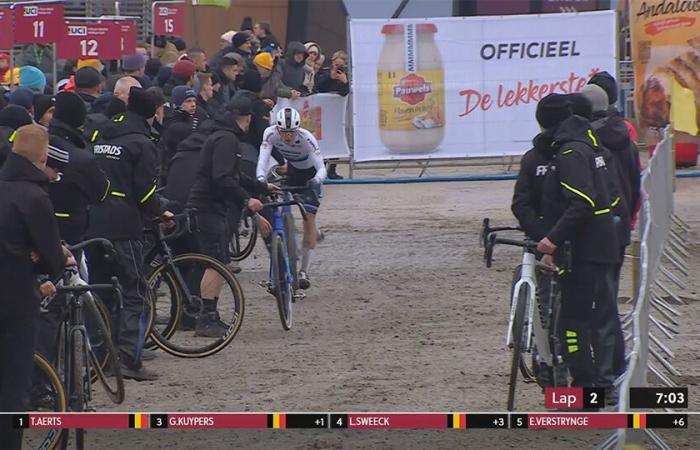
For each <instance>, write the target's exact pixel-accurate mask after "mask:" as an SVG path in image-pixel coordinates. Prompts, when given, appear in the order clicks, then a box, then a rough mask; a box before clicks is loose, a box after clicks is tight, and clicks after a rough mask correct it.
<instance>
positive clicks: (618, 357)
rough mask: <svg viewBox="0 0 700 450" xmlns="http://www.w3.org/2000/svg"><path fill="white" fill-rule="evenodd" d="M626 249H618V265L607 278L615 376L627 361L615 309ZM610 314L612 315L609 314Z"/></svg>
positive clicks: (623, 340) (623, 338) (621, 371)
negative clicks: (612, 300) (611, 317)
mask: <svg viewBox="0 0 700 450" xmlns="http://www.w3.org/2000/svg"><path fill="white" fill-rule="evenodd" d="M626 248H627V247H626V246H624V247H620V264H617V265H616V266H614V267H613V270H612V271H611V272H610V277H609V278H608V282H609V283H610V288H609V289H610V291H611V292H612V293H613V295H614V299H615V305H614V307H615V311H614V316H615V320H611V322H610V326H613V327H616V330H615V349H614V356H613V371H614V372H615V376H620V375H622V373H623V372H624V371H625V369H626V368H627V361H626V360H625V337H624V335H623V334H622V327H621V326H620V316H619V313H618V309H617V297H618V295H619V292H620V276H621V274H622V266H623V264H624V261H625V249H626ZM611 314H613V313H612V312H611ZM618 329H619V330H618Z"/></svg>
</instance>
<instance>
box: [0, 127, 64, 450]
mask: <svg viewBox="0 0 700 450" xmlns="http://www.w3.org/2000/svg"><path fill="white" fill-rule="evenodd" d="M48 142H49V138H48V134H47V133H46V130H45V129H44V128H43V127H40V126H38V125H26V126H23V127H21V128H19V129H18V130H17V135H16V139H15V142H14V145H13V149H12V153H11V154H10V155H9V156H8V157H7V161H6V163H5V164H4V166H3V168H2V170H0V191H1V192H2V193H3V195H1V196H0V273H2V275H3V288H2V290H0V306H1V307H0V411H1V412H13V411H27V410H28V407H29V404H28V396H29V390H30V387H31V383H32V376H31V374H32V368H33V364H34V362H33V361H34V360H33V355H34V340H35V337H36V333H37V322H38V319H39V302H40V300H41V299H40V295H39V289H38V285H37V281H36V276H37V275H38V274H49V275H50V276H51V277H54V278H55V277H58V276H60V274H61V272H62V270H63V269H64V267H65V265H66V263H67V262H70V263H72V264H75V261H74V260H73V259H72V257H71V260H70V261H68V260H67V257H66V256H67V254H66V253H64V251H63V250H62V249H61V241H60V237H59V235H58V226H57V224H56V220H55V219H54V216H53V209H52V208H51V202H50V200H49V196H48V194H47V192H46V189H47V185H48V182H49V179H48V177H47V176H46V174H45V173H44V172H43V169H44V168H45V167H46V160H47V157H48ZM55 292H56V290H55V287H53V285H50V284H49V285H48V286H44V287H42V294H43V295H53V294H55ZM0 420H1V421H2V422H0V448H12V449H15V448H17V449H18V448H21V446H22V432H21V430H15V429H13V428H12V425H11V423H10V421H11V416H9V415H6V416H3V417H1V418H0Z"/></svg>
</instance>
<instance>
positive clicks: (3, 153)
mask: <svg viewBox="0 0 700 450" xmlns="http://www.w3.org/2000/svg"><path fill="white" fill-rule="evenodd" d="M31 123H32V116H30V115H29V112H28V111H27V110H26V109H24V108H22V107H21V106H18V105H8V106H6V107H4V108H3V109H2V110H0V167H2V165H3V163H4V162H5V159H6V158H7V157H8V156H9V155H10V153H12V143H13V142H14V140H15V137H16V133H15V131H16V130H17V129H18V128H19V127H22V126H24V125H29V124H31Z"/></svg>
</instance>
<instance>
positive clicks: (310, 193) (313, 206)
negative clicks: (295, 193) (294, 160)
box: [287, 164, 321, 214]
mask: <svg viewBox="0 0 700 450" xmlns="http://www.w3.org/2000/svg"><path fill="white" fill-rule="evenodd" d="M315 176H316V168H315V167H309V168H308V169H297V168H295V167H294V166H292V165H291V164H288V165H287V184H288V185H289V186H306V184H307V183H308V182H309V180H311V179H313V177H315ZM315 186H316V189H312V188H309V189H307V190H306V191H304V192H300V193H299V194H300V195H301V196H302V197H303V199H304V209H306V212H309V213H311V214H316V213H317V212H318V208H319V207H320V206H321V200H320V199H321V185H320V184H317V185H315Z"/></svg>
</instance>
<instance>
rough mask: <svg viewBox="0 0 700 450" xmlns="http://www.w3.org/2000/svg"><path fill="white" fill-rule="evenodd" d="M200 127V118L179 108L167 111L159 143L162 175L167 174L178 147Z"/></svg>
mask: <svg viewBox="0 0 700 450" xmlns="http://www.w3.org/2000/svg"><path fill="white" fill-rule="evenodd" d="M198 126H199V117H197V116H195V115H190V114H187V113H186V112H184V111H182V110H181V109H179V108H168V109H166V115H165V120H163V133H162V134H161V138H160V142H159V143H158V147H159V151H160V155H161V159H160V166H161V172H160V173H161V174H165V173H166V172H167V166H168V164H169V162H170V160H171V159H172V157H173V156H175V153H176V152H177V148H178V145H180V143H181V142H183V141H184V140H185V139H187V138H188V137H189V136H190V135H191V134H192V132H193V131H194V130H196V129H197V127H198Z"/></svg>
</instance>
